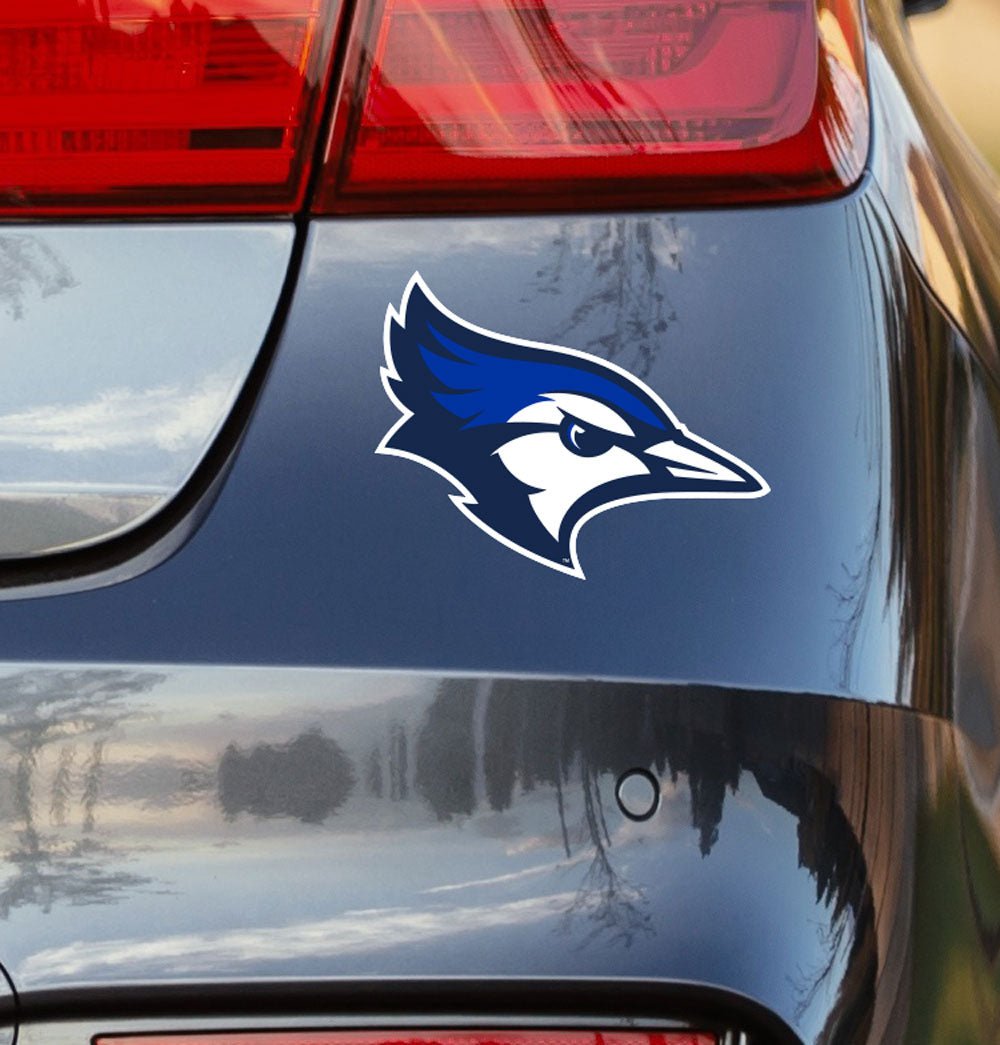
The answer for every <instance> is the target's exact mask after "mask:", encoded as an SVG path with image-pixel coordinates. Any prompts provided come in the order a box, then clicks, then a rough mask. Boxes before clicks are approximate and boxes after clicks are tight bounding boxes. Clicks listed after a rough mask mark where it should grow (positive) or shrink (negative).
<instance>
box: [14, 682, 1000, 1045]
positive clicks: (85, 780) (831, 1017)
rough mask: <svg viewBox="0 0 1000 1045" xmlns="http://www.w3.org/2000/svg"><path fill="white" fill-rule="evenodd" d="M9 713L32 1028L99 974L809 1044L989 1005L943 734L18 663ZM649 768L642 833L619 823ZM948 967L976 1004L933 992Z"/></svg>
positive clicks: (534, 686) (594, 698) (967, 1016)
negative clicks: (435, 987)
mask: <svg viewBox="0 0 1000 1045" xmlns="http://www.w3.org/2000/svg"><path fill="white" fill-rule="evenodd" d="M0 695H2V707H3V714H2V718H0V781H2V791H0V802H2V808H3V810H4V816H3V821H2V826H0V848H2V850H3V852H4V853H5V856H6V861H5V870H4V874H3V879H2V881H0V911H2V915H3V919H4V934H3V947H4V959H5V962H6V963H7V967H8V969H9V971H10V972H11V974H12V975H13V977H14V980H15V982H16V984H17V986H18V989H19V991H20V993H21V1004H22V1009H23V1012H24V1015H25V1018H26V1019H28V1020H29V1022H30V1019H31V1013H32V1007H33V1005H34V1004H35V1000H34V999H35V998H36V997H37V998H38V1004H39V1005H41V1004H42V998H43V996H45V995H44V992H46V991H48V992H51V990H52V989H53V988H60V989H67V990H66V993H65V995H64V999H65V1003H66V1004H71V999H72V997H73V992H72V991H70V990H68V989H69V988H71V987H72V988H73V990H78V989H79V987H80V986H81V985H84V984H101V983H106V984H114V983H120V982H122V981H127V982H131V983H147V984H151V983H168V982H177V983H180V982H182V981H187V980H191V979H192V978H195V979H199V978H200V979H207V980H210V981H224V980H227V979H233V978H235V979H244V978H247V977H252V978H264V979H271V978H274V977H292V978H295V979H298V980H305V979H308V978H310V977H331V976H350V977H365V976H379V977H386V976H388V977H393V976H403V975H419V976H424V977H427V976H457V975H461V976H472V977H484V976H513V977H519V976H520V977H524V976H532V977H534V976H548V977H553V976H554V977H562V978H566V977H577V976H596V977H610V978H622V977H624V978H626V979H628V978H639V979H650V978H651V979H654V980H655V979H660V978H662V979H664V980H668V979H682V980H694V981H699V982H702V983H705V984H710V985H715V986H719V987H727V988H730V989H732V990H736V991H738V992H741V993H743V994H746V995H749V996H750V997H752V998H754V999H756V1000H757V1001H758V1002H761V1003H763V1004H765V1005H766V1006H768V1007H769V1008H770V1009H771V1010H772V1011H774V1012H775V1013H776V1014H778V1015H779V1016H781V1017H782V1018H783V1019H784V1020H786V1021H787V1022H788V1023H789V1024H790V1025H791V1026H792V1027H793V1028H795V1030H796V1031H797V1033H798V1034H799V1035H800V1036H801V1037H802V1039H803V1040H804V1041H810V1042H811V1041H819V1040H822V1041H850V1042H855V1041H862V1040H865V1038H866V1036H867V1035H868V1034H869V1033H870V1035H871V1039H872V1040H876V1041H878V1040H882V1037H881V1036H880V1032H881V1031H884V1030H886V1028H887V1027H888V1026H889V1025H890V1024H891V1022H892V1021H894V1020H899V1019H901V1018H904V1017H902V1016H901V1014H902V1013H907V1012H908V1013H909V1015H908V1016H906V1017H905V1018H906V1019H907V1020H908V1025H907V1030H908V1032H909V1033H911V1034H912V1035H913V1038H912V1040H921V1041H930V1040H961V1032H962V1029H963V1028H965V1029H969V1028H973V1029H975V1028H977V1022H976V1021H978V1020H980V1019H981V1018H983V1017H984V1014H988V1013H990V1012H992V1013H993V1014H994V1015H995V1014H996V1012H997V996H996V993H995V991H996V985H995V981H994V972H993V969H992V958H991V952H990V950H989V946H988V944H987V939H988V938H989V934H990V933H991V932H992V931H993V930H992V928H991V927H992V926H993V925H994V924H995V920H996V917H997V912H998V911H1000V908H998V907H997V899H998V896H1000V894H998V893H997V891H996V888H995V883H996V881H997V867H996V859H997V858H996V853H995V850H994V849H993V848H992V847H993V846H994V845H995V843H996V838H995V837H994V828H993V827H990V826H989V824H988V822H987V820H985V819H984V818H983V817H982V816H981V815H980V813H979V812H978V811H977V805H976V802H975V800H974V798H973V794H972V792H971V791H970V789H969V787H968V778H967V776H966V763H965V758H966V757H967V755H968V754H969V751H970V749H969V747H968V745H967V744H966V743H964V742H959V743H956V741H957V740H958V738H957V736H956V734H955V733H954V732H953V731H952V730H951V728H950V727H949V726H948V725H947V724H946V723H943V722H941V721H939V720H935V719H931V718H925V717H920V716H917V715H914V714H912V713H907V712H902V711H899V710H894V709H890V708H884V707H883V708H880V707H868V706H865V705H862V704H857V703H850V702H843V701H837V700H823V699H819V698H814V697H802V696H794V695H781V694H770V693H749V692H744V691H727V690H723V689H720V688H711V687H653V686H626V685H610V684H605V685H601V684H596V683H560V682H544V681H534V682H521V681H517V680H490V679H485V678H484V679H462V678H450V679H442V678H439V677H435V676H414V675H384V674H378V673H358V672H333V671H319V670H312V671H308V670H292V669H219V668H216V669H206V668H201V669H200V668H194V667H173V668H171V667H155V666H153V667H146V666H140V665H135V666H130V667H125V666H121V667H105V668H100V667H85V666H81V667H78V668H77V667H71V666H64V667H62V668H59V669H56V668H52V669H49V670H44V669H41V668H39V667H17V666H13V665H11V666H7V667H6V668H5V669H4V671H3V674H2V678H0ZM636 765H641V766H643V767H644V768H648V769H649V770H650V771H651V772H652V773H653V774H654V775H655V776H656V777H657V778H658V780H659V782H660V786H661V788H662V791H663V801H662V804H661V806H660V809H659V811H658V812H657V814H656V815H655V816H654V817H653V818H652V819H651V820H649V821H647V822H646V823H643V824H637V823H634V822H630V821H629V820H627V819H626V818H625V817H624V816H622V814H621V813H620V812H619V811H618V809H617V807H616V804H615V801H614V785H615V780H616V778H617V776H618V775H619V774H620V773H621V772H622V771H623V770H624V769H626V768H632V767H635V766H636ZM994 798H995V794H994ZM720 927H724V932H720V931H719V929H720ZM982 934H985V935H982ZM769 940H770V941H773V940H780V941H781V946H780V948H775V947H773V946H771V945H769V944H768V943H767V941H769ZM764 953H766V956H767V957H766V960H761V959H762V954H764ZM949 975H954V976H960V982H961V983H962V984H963V985H967V987H968V988H969V989H972V990H974V991H976V992H977V996H978V998H979V1002H980V1007H979V1008H977V1009H973V1010H970V1011H967V1012H960V1013H956V1012H955V1011H953V1010H952V1009H951V1008H950V1006H949V1003H948V1000H947V998H946V997H944V996H942V995H940V994H938V993H937V992H935V991H932V990H926V989H925V985H927V984H929V983H934V982H940V981H941V980H942V978H944V977H946V976H949ZM74 985H75V986H74ZM962 989H965V986H963V988H962ZM47 997H48V1001H46V1002H45V1005H46V1006H48V1008H49V1010H50V1011H51V1006H52V1003H53V998H54V996H53V995H51V994H49V995H47ZM81 997H83V995H81ZM526 1004H527V1003H526ZM178 1015H180V1013H178ZM956 1020H957V1021H958V1022H956ZM942 1021H943V1022H942ZM941 1026H944V1027H945V1028H948V1035H947V1036H945V1037H943V1038H940V1039H935V1038H934V1036H933V1034H932V1033H930V1031H929V1028H940V1027H941ZM26 1040H29V1041H30V1040H33V1039H32V1038H30V1037H29V1038H28V1039H26ZM966 1040H972V1039H966ZM977 1040H988V1039H987V1038H981V1039H977Z"/></svg>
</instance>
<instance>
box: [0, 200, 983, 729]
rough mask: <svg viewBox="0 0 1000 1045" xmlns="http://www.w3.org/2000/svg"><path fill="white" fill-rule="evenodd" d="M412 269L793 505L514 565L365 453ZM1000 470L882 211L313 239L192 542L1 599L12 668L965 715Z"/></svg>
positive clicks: (370, 230)
mask: <svg viewBox="0 0 1000 1045" xmlns="http://www.w3.org/2000/svg"><path fill="white" fill-rule="evenodd" d="M416 268H419V269H420V271H421V272H422V274H423V275H424V277H425V278H426V279H427V280H428V282H429V283H430V285H432V286H434V287H435V288H436V292H437V293H438V294H439V295H440V296H441V298H442V300H443V302H444V303H445V304H446V305H448V306H449V307H450V308H452V309H453V310H455V311H457V312H458V313H459V314H461V315H462V316H463V317H467V318H468V319H469V320H470V321H472V322H475V323H478V324H481V325H483V326H486V327H488V328H490V329H494V330H500V331H503V332H505V333H509V334H512V335H514V336H523V337H527V338H530V339H542V340H549V341H552V342H555V343H557V344H563V345H569V346H570V347H576V348H581V349H584V350H586V351H591V352H595V353H597V354H600V355H603V356H605V357H606V358H611V359H612V360H613V361H615V362H616V363H618V364H619V365H622V366H624V367H625V368H627V369H629V370H630V371H631V372H633V373H635V374H636V375H637V376H640V377H641V378H642V379H643V380H644V381H645V382H646V383H647V384H649V385H650V387H652V388H654V389H655V390H657V391H658V392H659V393H660V394H662V395H663V396H664V397H665V398H666V399H667V401H668V402H669V403H670V404H671V407H672V408H673V409H674V411H675V412H676V414H677V416H678V417H679V419H680V420H681V421H682V422H685V423H688V424H690V425H691V427H692V429H693V430H694V431H697V432H699V433H700V434H701V435H703V436H704V437H706V438H708V439H709V440H710V441H713V442H717V443H718V444H719V445H723V446H725V447H727V448H728V449H731V450H732V451H733V452H734V453H735V454H737V455H738V456H740V457H742V458H743V459H745V460H748V461H752V462H753V463H754V467H755V468H757V469H759V471H760V473H761V474H762V475H764V476H766V477H767V479H768V482H769V484H770V486H771V493H770V494H769V495H768V496H767V497H766V498H763V499H761V500H756V501H731V502H710V501H698V502H694V501H692V502H684V501H678V502H673V503H667V502H651V503H647V504H637V505H630V506H626V507H622V508H618V509H615V510H614V511H610V512H606V513H604V514H603V515H602V516H600V517H598V518H596V519H595V520H593V521H592V522H590V523H588V524H587V526H586V527H585V528H584V529H583V530H582V531H581V536H580V554H581V558H582V559H584V560H585V561H586V562H587V580H586V581H579V580H576V579H575V578H572V577H565V576H562V575H556V574H554V573H553V571H551V570H547V569H544V568H542V567H539V566H538V565H537V564H534V563H532V562H530V561H528V560H526V559H523V558H522V557H519V556H516V555H514V554H512V553H511V552H510V551H509V550H508V549H506V548H504V547H502V546H500V545H499V544H497V543H496V542H494V541H492V540H490V539H489V538H488V537H486V536H485V535H483V534H482V533H481V532H479V531H478V530H477V529H476V528H475V527H473V526H471V525H470V524H469V523H468V521H467V520H466V519H465V518H464V517H463V516H462V514H461V513H460V512H458V511H456V509H455V508H454V507H453V505H452V504H451V502H450V501H449V499H448V493H450V492H451V487H450V484H448V483H447V482H446V481H445V480H443V479H440V478H438V477H437V476H435V475H434V474H432V473H430V472H428V471H427V470H426V469H423V468H419V467H417V466H415V465H414V464H413V463H412V462H409V461H405V460H396V459H393V458H385V457H380V456H377V455H376V454H375V453H374V450H375V447H376V446H377V445H378V443H379V441H380V440H381V439H382V437H383V436H384V435H385V433H386V431H387V430H388V429H389V427H390V425H391V424H392V423H393V421H394V420H395V419H396V416H397V411H396V410H395V409H394V407H393V406H392V404H391V403H390V402H389V400H388V399H387V398H386V397H385V394H384V392H383V390H382V387H381V382H380V379H379V365H380V363H381V359H382V344H381V332H382V325H383V320H384V315H385V310H386V307H387V305H388V304H389V303H390V302H394V301H395V302H398V300H399V295H400V294H401V292H402V289H403V287H404V286H405V285H406V282H407V280H408V279H409V277H410V275H411V274H412V272H413V271H414V269H416ZM720 288H721V291H720ZM927 374H933V375H935V376H934V381H933V382H929V381H928V379H927V377H926V375H927ZM998 445H1000V444H998V440H997V427H996V421H995V414H994V410H993V400H992V399H991V397H990V394H989V392H988V386H987V384H986V383H985V382H984V380H983V376H982V370H981V368H980V366H979V365H978V364H977V361H976V358H975V356H973V355H971V354H970V353H969V351H968V349H967V347H966V345H965V344H964V342H963V341H962V339H961V338H960V337H959V336H958V335H957V333H956V331H955V329H954V325H953V324H952V323H950V322H949V321H948V319H947V317H946V316H945V315H944V314H943V313H942V312H941V311H940V309H939V308H938V307H937V306H936V305H935V303H934V302H933V300H931V299H930V298H929V297H928V295H927V293H926V291H925V289H924V286H923V284H922V283H921V281H920V279H919V277H918V276H917V274H916V273H915V271H914V269H913V267H912V266H911V265H910V263H909V261H908V259H907V256H906V254H905V253H904V252H903V251H902V250H901V248H900V244H899V241H898V240H897V239H896V237H895V234H894V231H893V226H892V222H891V219H890V217H889V215H888V214H887V213H886V210H885V207H884V204H883V203H882V200H881V197H880V196H879V194H878V193H875V192H872V191H871V190H870V186H869V187H868V189H866V191H865V193H864V194H863V195H860V196H855V197H852V198H851V199H849V200H844V201H838V202H835V203H828V204H824V205H821V206H813V207H807V208H802V209H794V208H793V209H783V210H772V211H768V210H756V211H740V212H738V211H732V212H718V213H697V214H694V213H692V214H688V215H684V216H674V217H670V216H666V215H625V216H619V217H608V218H564V219H558V218H518V219H506V220H499V219H498V220H489V221H486V220H483V221H476V220H471V219H466V220H449V221H378V222H375V221H365V222H361V221H358V222H330V223H314V225H313V227H312V229H311V241H310V245H309V247H308V250H307V253H306V257H305V260H304V266H303V272H302V275H301V278H300V281H299V289H298V293H297V295H296V297H295V300H294V301H293V303H292V307H291V313H290V316H289V320H288V323H287V325H286V328H285V332H284V336H283V339H282V341H281V343H280V344H279V346H278V349H277V354H276V357H275V360H274V364H273V366H272V368H271V371H270V374H269V377H268V382H267V385H266V386H265V388H264V390H263V393H262V395H261V398H260V401H259V403H258V407H257V410H256V413H255V414H254V416H253V419H252V421H251V424H250V426H249V428H248V431H247V434H246V437H245V440H244V442H243V445H242V447H241V450H240V453H239V455H238V457H237V459H236V462H235V464H234V467H233V471H232V473H231V474H230V476H229V479H228V481H227V483H226V486H225V488H224V490H223V491H222V493H221V495H220V497H219V500H218V502H217V503H216V505H215V507H214V509H213V510H212V511H211V513H210V514H209V515H208V517H207V518H206V520H205V522H204V524H203V525H202V527H201V529H200V530H199V531H198V532H197V534H195V535H194V537H193V538H192V539H191V540H190V541H189V543H188V544H187V545H186V546H185V548H184V549H183V552H182V553H181V554H179V555H177V556H175V557H174V558H173V559H171V560H169V561H168V562H166V563H164V564H163V565H162V566H161V567H160V568H159V569H157V570H155V571H154V572H151V573H146V574H144V575H142V576H140V577H137V578H136V579H134V580H132V581H129V582H128V583H123V584H119V585H116V586H114V587H111V588H107V589H104V590H101V591H94V592H86V593H81V594H75V595H61V596H60V595H54V596H52V597H50V598H47V599H45V600H44V601H37V600H35V601H30V602H22V603H18V602H6V603H4V604H0V654H2V655H4V656H6V657H9V658H18V659H23V658H25V657H39V658H42V659H51V660H67V659H75V660H80V659H101V658H106V659H125V660H144V659H149V658H150V657H151V656H152V655H153V654H155V657H154V658H153V659H156V660H178V661H205V660H209V661H211V660H214V661H222V662H233V663H239V662H257V663H309V664H326V665H338V664H341V665H358V666H373V667H383V668H384V667H390V666H401V667H402V666H408V665H410V666H418V667H426V668H432V669H434V668H452V669H458V670H461V669H463V668H475V669H476V670H483V671H502V672H519V673H523V672H543V673H546V674H555V675H568V676H585V675H597V676H603V677H609V676H610V677H614V676H617V677H636V676H640V677H650V678H658V679H687V680H692V681H706V682H709V681H719V680H722V681H725V680H731V681H733V682H734V683H739V684H740V685H744V686H755V687H763V688H772V689H773V688H780V689H787V690H790V691H812V692H830V693H840V694H844V695H852V696H858V697H861V698H864V699H868V700H896V701H899V702H901V703H905V704H911V705H913V706H916V707H920V708H924V709H927V710H947V709H948V708H949V707H950V706H951V704H952V701H953V684H954V680H955V679H956V677H958V674H959V673H962V674H963V675H964V676H965V677H976V676H982V675H983V672H984V671H985V672H987V677H988V668H987V667H986V666H985V664H986V662H985V661H984V659H983V658H984V657H987V656H988V649H989V648H990V647H989V646H988V645H984V643H985V642H986V638H985V635H982V636H978V635H977V633H976V632H975V628H976V622H979V621H984V620H990V619H997V618H996V616H995V614H996V607H995V600H996V598H997V596H996V594H995V593H996V592H997V591H1000V579H998V577H997V570H998V565H997V564H998V563H1000V558H998V557H994V556H993V553H992V552H991V549H992V548H994V547H995V534H996V532H997V530H996V511H997V503H998V501H997V498H996V497H995V496H994V493H992V492H990V491H991V484H992V483H994V481H995V480H994V472H993V471H991V470H990V468H988V467H986V464H987V462H990V461H992V460H996V458H997V455H998V453H1000V450H998ZM925 461H926V462H927V463H926V464H919V465H918V462H925ZM970 470H974V471H975V474H976V475H977V477H978V478H977V480H976V482H975V483H973V482H972V478H971V476H972V471H970ZM959 521H960V524H959ZM802 535H807V538H806V537H803V536H802ZM262 563H264V564H266V568H261V564H262ZM971 563H975V564H976V568H975V569H974V570H973V569H971V568H970V565H969V564H971ZM962 607H965V609H961V608H962ZM109 621H112V622H114V626H113V627H112V628H109V627H108V626H107V622H109ZM987 692H989V686H988V687H987ZM985 714H986V719H985V721H987V722H992V721H994V718H995V712H994V710H993V706H992V704H988V710H987V711H986V712H985ZM990 728H992V727H990Z"/></svg>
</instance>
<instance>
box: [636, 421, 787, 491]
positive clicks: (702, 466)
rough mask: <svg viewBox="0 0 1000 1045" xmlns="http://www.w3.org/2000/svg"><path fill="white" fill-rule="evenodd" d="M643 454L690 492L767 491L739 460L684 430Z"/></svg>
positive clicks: (762, 481)
mask: <svg viewBox="0 0 1000 1045" xmlns="http://www.w3.org/2000/svg"><path fill="white" fill-rule="evenodd" d="M646 453H647V454H648V455H649V456H651V457H655V458H657V459H658V460H660V461H662V462H663V463H664V464H665V465H666V467H667V471H668V472H669V473H670V474H671V476H673V478H674V479H679V480H682V482H683V484H684V488H685V489H686V490H689V491H691V492H697V490H698V489H699V488H700V489H703V490H704V492H706V493H708V492H710V491H711V492H718V493H723V494H731V495H737V496H739V495H742V496H752V495H754V494H757V495H760V494H764V493H767V490H768V487H767V484H766V483H765V482H764V480H763V479H761V477H760V476H759V475H757V473H756V472H754V471H753V470H752V469H751V468H749V467H748V466H747V465H745V464H744V463H743V462H742V461H740V460H738V459H737V458H735V457H733V456H732V455H731V454H727V453H726V452H725V451H724V450H721V449H719V447H717V446H713V445H712V444H711V443H709V442H708V441H707V440H704V439H700V438H699V437H698V436H696V435H691V434H690V433H689V432H686V431H683V430H681V432H680V433H678V435H676V436H675V437H674V438H673V439H667V440H665V441H664V442H662V443H656V444H654V445H653V446H650V447H649V448H648V449H647V450H646ZM702 484H704V486H702Z"/></svg>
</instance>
